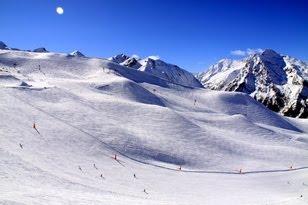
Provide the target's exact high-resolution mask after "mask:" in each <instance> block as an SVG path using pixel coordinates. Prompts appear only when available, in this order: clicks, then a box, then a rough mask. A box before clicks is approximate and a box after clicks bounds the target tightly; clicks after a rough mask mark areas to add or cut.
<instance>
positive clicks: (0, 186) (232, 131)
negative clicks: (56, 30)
mask: <svg viewBox="0 0 308 205" xmlns="http://www.w3.org/2000/svg"><path fill="white" fill-rule="evenodd" d="M0 96H1V97H0V98H1V100H0V120H1V123H0V204H6V205H24V204H116V205H119V204H123V205H124V204H125V205H126V204H155V205H156V204H164V205H165V204H168V205H191V204H193V205H203V204H210V205H211V204H213V205H220V204H228V205H232V204H234V205H235V204H236V205H238V204H245V205H248V204H250V205H251V204H255V205H266V204H269V205H272V204H273V205H274V204H275V205H277V204H283V205H285V204H290V205H291V204H292V205H304V204H307V203H308V178H307V177H308V174H307V171H308V170H307V167H308V146H307V145H308V135H307V132H308V122H307V120H303V119H291V118H287V117H283V116H280V115H278V114H276V113H274V112H272V111H270V110H269V109H267V108H266V107H264V106H263V105H262V104H260V103H258V102H257V101H255V100H253V99H252V98H251V97H250V96H249V95H247V94H243V93H232V92H223V91H220V92H219V91H211V90H205V89H202V88H189V87H185V86H181V85H179V84H173V83H170V81H168V80H165V79H162V78H160V77H157V76H155V75H152V74H151V73H148V72H143V71H139V70H137V69H134V68H128V67H125V66H122V65H119V64H118V63H114V62H111V61H110V60H106V59H98V58H69V57H68V56H67V55H66V54H58V53H33V52H24V51H11V50H0ZM33 123H35V125H36V128H37V130H35V129H33V127H32V126H33ZM115 154H116V155H117V160H115V159H113V157H114V155H115ZM94 164H95V165H94ZM180 166H181V169H182V170H179V167H180ZM291 166H292V167H291ZM240 170H241V172H242V173H240ZM101 174H102V175H101ZM134 174H135V175H136V178H135V177H134ZM101 176H102V177H101ZM301 195H302V197H301Z"/></svg>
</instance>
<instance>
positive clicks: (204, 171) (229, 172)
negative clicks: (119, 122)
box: [7, 93, 308, 175]
mask: <svg viewBox="0 0 308 205" xmlns="http://www.w3.org/2000/svg"><path fill="white" fill-rule="evenodd" d="M7 94H8V95H9V96H11V97H13V98H15V99H17V100H19V101H21V102H23V103H25V104H27V105H28V106H30V107H32V108H33V109H35V110H37V111H40V112H42V113H44V114H45V115H47V116H49V117H51V118H53V119H55V120H58V121H60V122H62V123H63V124H65V125H67V126H69V127H71V128H73V129H75V130H78V131H79V132H81V133H83V134H85V135H87V136H89V137H92V138H94V139H96V140H97V141H99V142H100V143H101V144H103V145H104V146H105V147H106V148H107V149H109V150H110V151H112V152H116V153H118V154H119V155H121V156H123V157H126V158H127V159H130V160H132V161H135V162H138V163H141V164H145V165H150V166H153V167H157V168H162V169H166V170H170V171H176V172H179V170H178V169H177V168H171V167H166V166H162V165H157V164H152V163H150V162H146V161H142V160H139V159H136V158H134V157H131V156H129V155H127V154H125V153H123V152H121V151H119V150H117V149H115V148H114V147H112V146H110V145H109V144H108V143H106V142H104V141H103V140H101V139H100V138H98V137H96V136H94V135H92V134H91V133H89V132H87V131H84V130H82V129H80V128H79V127H77V126H75V125H72V124H70V123H68V122H66V121H65V120H63V119H61V118H59V117H57V116H54V115H52V114H50V113H48V112H47V111H45V110H43V109H41V108H39V107H36V106H34V105H32V104H31V103H29V102H27V101H26V100H24V99H22V98H20V97H17V96H14V95H12V94H10V93H7ZM102 154H103V153H102ZM103 155H104V156H107V157H110V155H108V154H103ZM304 169H308V166H302V167H297V168H293V169H271V170H252V171H246V172H242V173H239V172H238V171H217V170H185V169H182V170H181V172H184V173H185V172H186V173H199V174H202V173H204V174H233V175H245V174H262V173H281V172H291V171H297V170H304Z"/></svg>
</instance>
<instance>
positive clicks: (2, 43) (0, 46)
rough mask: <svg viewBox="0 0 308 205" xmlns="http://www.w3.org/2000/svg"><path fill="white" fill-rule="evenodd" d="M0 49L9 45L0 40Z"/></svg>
mask: <svg viewBox="0 0 308 205" xmlns="http://www.w3.org/2000/svg"><path fill="white" fill-rule="evenodd" d="M0 49H7V45H6V44H5V43H4V42H3V41H0Z"/></svg>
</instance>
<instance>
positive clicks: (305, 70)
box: [196, 49, 308, 118]
mask: <svg viewBox="0 0 308 205" xmlns="http://www.w3.org/2000/svg"><path fill="white" fill-rule="evenodd" d="M196 77H197V78H198V79H199V81H200V82H201V83H202V84H203V86H204V87H205V88H209V89H212V90H224V91H236V92H243V93H247V94H249V95H250V96H252V97H253V98H254V99H256V100H257V101H259V102H261V103H263V104H264V105H265V106H266V107H268V108H269V109H271V110H273V111H275V112H280V113H281V114H283V115H285V116H290V117H300V118H307V117H308V100H307V96H308V87H307V86H308V65H307V63H305V62H303V61H301V60H298V59H296V58H293V57H290V56H285V55H280V54H278V53H277V52H275V51H273V50H271V49H266V50H264V51H263V52H262V53H257V54H253V55H250V56H248V57H247V58H244V59H242V60H229V59H223V60H220V61H219V62H218V63H217V64H215V65H213V66H211V67H210V68H209V69H208V70H207V71H205V72H202V73H199V74H197V76H196Z"/></svg>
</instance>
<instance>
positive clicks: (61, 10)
mask: <svg viewBox="0 0 308 205" xmlns="http://www.w3.org/2000/svg"><path fill="white" fill-rule="evenodd" d="M56 11H57V13H58V14H59V15H62V14H63V13H64V10H63V8H62V7H57V9H56Z"/></svg>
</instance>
